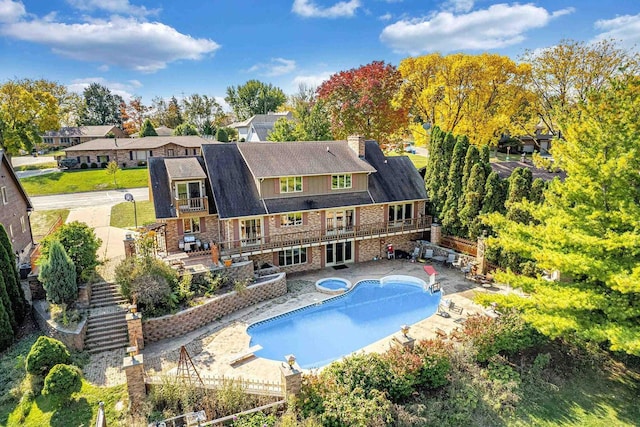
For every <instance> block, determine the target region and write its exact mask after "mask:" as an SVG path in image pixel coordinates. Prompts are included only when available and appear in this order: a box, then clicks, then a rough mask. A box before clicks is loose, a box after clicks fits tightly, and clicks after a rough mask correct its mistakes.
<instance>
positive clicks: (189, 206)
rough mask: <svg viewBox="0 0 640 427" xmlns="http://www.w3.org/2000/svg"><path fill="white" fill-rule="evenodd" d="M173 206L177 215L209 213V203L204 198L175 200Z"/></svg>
mask: <svg viewBox="0 0 640 427" xmlns="http://www.w3.org/2000/svg"><path fill="white" fill-rule="evenodd" d="M175 205H176V207H177V209H178V215H182V216H184V215H185V214H191V213H200V212H208V211H209V202H208V200H207V198H206V197H190V198H186V199H185V198H176V199H175Z"/></svg>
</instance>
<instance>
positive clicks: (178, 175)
mask: <svg viewBox="0 0 640 427" xmlns="http://www.w3.org/2000/svg"><path fill="white" fill-rule="evenodd" d="M164 164H165V167H166V169H167V175H168V176H169V179H170V180H175V179H205V178H206V177H207V174H206V173H204V170H203V169H202V166H200V162H198V159H196V158H195V157H182V158H167V159H165V160H164Z"/></svg>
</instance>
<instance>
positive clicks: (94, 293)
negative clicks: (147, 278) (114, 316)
mask: <svg viewBox="0 0 640 427" xmlns="http://www.w3.org/2000/svg"><path fill="white" fill-rule="evenodd" d="M107 295H109V296H111V295H113V296H116V295H117V296H119V297H121V296H122V295H120V292H118V291H112V290H110V289H104V290H99V291H91V299H93V298H100V297H104V296H107Z"/></svg>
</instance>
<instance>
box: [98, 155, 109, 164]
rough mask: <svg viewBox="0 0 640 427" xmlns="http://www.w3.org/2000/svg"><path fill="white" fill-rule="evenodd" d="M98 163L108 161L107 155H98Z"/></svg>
mask: <svg viewBox="0 0 640 427" xmlns="http://www.w3.org/2000/svg"><path fill="white" fill-rule="evenodd" d="M98 163H109V156H98Z"/></svg>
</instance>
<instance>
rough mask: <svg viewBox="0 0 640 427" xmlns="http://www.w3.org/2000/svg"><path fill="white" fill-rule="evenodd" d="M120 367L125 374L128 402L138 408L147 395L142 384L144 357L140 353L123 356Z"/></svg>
mask: <svg viewBox="0 0 640 427" xmlns="http://www.w3.org/2000/svg"><path fill="white" fill-rule="evenodd" d="M122 369H124V373H125V375H126V376H127V391H128V392H129V403H130V404H131V406H132V407H133V408H139V407H140V405H141V404H142V402H143V401H144V399H145V397H146V395H147V389H146V386H145V384H144V357H143V355H142V354H138V355H136V356H129V357H125V358H124V359H123V361H122Z"/></svg>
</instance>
